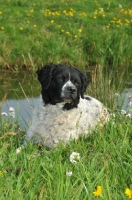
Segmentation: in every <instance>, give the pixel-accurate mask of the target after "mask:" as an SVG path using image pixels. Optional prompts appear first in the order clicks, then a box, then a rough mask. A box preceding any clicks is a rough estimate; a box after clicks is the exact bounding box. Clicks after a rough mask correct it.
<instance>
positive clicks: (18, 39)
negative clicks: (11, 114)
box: [0, 0, 132, 200]
mask: <svg viewBox="0 0 132 200" xmlns="http://www.w3.org/2000/svg"><path fill="white" fill-rule="evenodd" d="M119 4H121V5H122V8H120V6H119ZM100 8H103V10H104V12H102V9H100ZM131 34H132V2H131V0H120V2H118V1H117V0H116V1H114V0H111V1H109V2H106V1H105V0H98V1H97V0H95V1H92V0H88V1H86V0H84V1H80V0H77V1H73V0H67V1H64V0H61V1H60V0H56V1H51V0H49V1H41V0H39V1H36V0H32V1H30V0H1V1H0V68H1V69H4V68H8V69H11V70H15V71H20V70H21V69H22V68H27V69H30V70H35V69H36V68H37V67H38V66H39V65H43V64H46V63H49V62H53V63H64V64H70V65H74V66H75V67H78V68H80V69H85V70H86V71H89V72H90V75H91V80H92V83H91V84H90V85H89V87H88V90H87V93H88V94H90V95H91V96H94V97H95V98H97V99H99V100H100V101H101V102H103V103H104V104H105V105H106V106H107V107H108V108H110V109H111V110H116V108H117V104H116V100H117V99H116V98H117V97H116V96H115V93H120V91H121V90H122V89H123V88H124V85H125V83H124V80H125V81H126V80H128V82H131V76H130V74H131V73H129V72H131V62H132V55H131V52H132V40H131ZM89 66H92V67H89ZM93 66H94V67H93ZM102 66H103V67H102ZM104 66H105V67H104ZM109 66H110V67H109ZM128 66H130V70H129V72H128V71H127V70H126V69H127V68H128ZM115 69H118V70H115ZM2 74H3V73H2ZM5 76H6V77H7V74H5ZM15 76H16V75H15ZM13 77H14V76H13ZM124 77H125V78H124ZM31 78H32V76H31ZM117 78H118V81H117ZM27 79H28V78H27V76H25V75H24V77H23V82H21V85H22V87H23V88H24V90H25V88H26V92H25V93H26V94H27V95H28V96H29V93H30V92H31V93H32V94H34V90H36V91H39V89H38V88H37V89H34V88H36V87H38V86H35V85H36V83H35V82H34V81H33V82H34V83H33V84H31V85H30V84H29V83H28V87H27V82H26V80H27ZM5 80H6V78H5V79H4V81H5ZM9 80H10V79H9V78H8V77H7V80H6V81H8V82H10V81H9ZM28 80H29V79H28ZM11 84H14V85H17V84H18V83H17V82H15V81H14V83H11ZM34 84H35V85H34ZM25 85H26V86H25ZM14 87H15V86H14ZM29 88H30V89H29ZM33 89H34V90H33ZM5 90H8V87H7V88H5V89H4V90H2V91H1V92H2V98H3V97H4V95H5ZM36 91H35V95H37V94H36ZM13 96H14V95H13V94H12V97H13ZM18 97H19V98H21V96H20V94H18ZM2 98H1V99H2ZM4 99H6V95H5V98H3V100H2V101H3V102H4ZM111 112H112V111H111ZM14 124H15V125H14ZM131 124H132V118H129V117H126V116H123V115H121V114H119V115H118V114H116V116H115V118H111V120H110V121H109V122H108V123H107V124H106V125H105V126H104V127H102V128H98V129H97V130H95V131H94V132H93V134H92V135H90V136H89V137H88V138H84V137H80V138H79V139H78V140H77V141H71V142H70V143H69V144H66V145H64V144H60V145H59V146H58V147H57V148H55V149H51V150H50V151H47V150H46V149H45V148H44V147H43V146H41V145H34V144H32V143H29V144H28V146H27V148H25V149H23V150H22V151H21V153H20V154H16V149H17V148H18V147H19V146H20V145H21V143H22V141H23V136H24V134H25V133H24V132H23V131H21V130H20V129H19V127H18V126H17V125H18V122H17V121H16V122H15V123H12V120H11V119H9V120H7V121H5V120H4V119H2V118H0V200H9V199H10V200H17V199H19V200H29V199H30V200H44V199H46V200H47V199H50V200H80V199H83V200H85V199H86V200H94V199H105V200H117V199H118V200H127V199H129V198H128V197H127V196H126V195H125V189H126V188H129V189H131V190H132V176H131V171H132V148H131V147H132V126H131ZM72 152H78V153H80V156H81V158H80V160H79V161H78V162H77V164H73V163H71V162H70V160H69V157H70V154H71V153H72ZM68 171H72V173H73V174H72V176H70V177H69V176H66V172H68ZM97 186H101V187H102V189H103V191H102V195H101V196H98V197H95V196H94V195H93V192H94V191H95V190H96V188H97Z"/></svg>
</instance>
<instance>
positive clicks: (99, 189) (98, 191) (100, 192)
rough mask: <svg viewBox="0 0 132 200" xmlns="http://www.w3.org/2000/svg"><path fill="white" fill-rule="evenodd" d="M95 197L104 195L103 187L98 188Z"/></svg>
mask: <svg viewBox="0 0 132 200" xmlns="http://www.w3.org/2000/svg"><path fill="white" fill-rule="evenodd" d="M93 194H94V196H100V195H101V194H102V187H101V186H97V190H96V191H94V192H93Z"/></svg>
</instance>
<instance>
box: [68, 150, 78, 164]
mask: <svg viewBox="0 0 132 200" xmlns="http://www.w3.org/2000/svg"><path fill="white" fill-rule="evenodd" d="M79 159H80V153H77V152H72V154H71V155H70V162H72V163H77V160H79Z"/></svg>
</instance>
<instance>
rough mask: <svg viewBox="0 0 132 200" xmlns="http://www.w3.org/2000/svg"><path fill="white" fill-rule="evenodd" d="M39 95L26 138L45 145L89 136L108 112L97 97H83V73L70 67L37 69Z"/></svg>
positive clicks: (105, 117)
mask: <svg viewBox="0 0 132 200" xmlns="http://www.w3.org/2000/svg"><path fill="white" fill-rule="evenodd" d="M37 74H38V80H39V81H40V83H41V86H42V92H41V93H42V98H41V99H40V101H39V103H38V106H37V107H36V108H35V110H34V113H33V119H32V124H31V126H30V128H29V130H28V132H27V135H26V141H27V140H28V141H29V140H33V141H34V142H35V143H42V144H44V145H45V146H46V147H48V148H51V147H54V146H56V145H57V144H58V143H59V142H60V141H63V142H68V141H69V140H70V139H77V138H78V137H79V135H81V134H84V135H89V134H90V133H91V131H92V130H93V129H94V128H95V126H96V125H97V124H98V123H102V122H103V121H106V119H107V116H108V113H107V109H105V108H104V107H103V105H102V103H100V102H99V101H98V100H96V99H95V98H92V97H90V96H84V93H85V91H86V88H87V86H88V79H87V76H86V75H85V74H84V73H82V72H81V71H79V70H78V69H76V68H73V67H67V66H65V65H61V64H57V65H55V64H49V65H45V66H44V67H43V68H41V69H38V70H37Z"/></svg>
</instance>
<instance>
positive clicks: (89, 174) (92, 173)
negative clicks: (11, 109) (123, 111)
mask: <svg viewBox="0 0 132 200" xmlns="http://www.w3.org/2000/svg"><path fill="white" fill-rule="evenodd" d="M131 123H132V119H130V118H129V117H124V116H123V115H116V117H115V118H112V119H111V120H110V121H109V122H108V123H107V124H106V126H105V127H102V128H99V129H97V130H96V131H95V132H94V133H93V134H92V135H91V136H89V137H88V138H83V137H81V138H80V139H78V140H77V141H71V142H70V144H67V145H63V144H60V145H59V146H58V147H57V148H55V149H52V150H51V151H47V150H46V149H45V148H44V147H42V146H41V145H37V146H36V145H34V144H32V143H29V145H28V147H27V148H25V149H23V150H22V151H21V153H20V154H16V148H17V147H19V146H20V143H21V141H22V135H23V133H22V132H20V131H17V130H16V127H14V126H12V125H11V123H9V122H8V123H6V122H4V123H3V127H2V136H1V138H0V146H1V148H0V171H1V175H0V180H1V181H0V199H1V200H5V199H12V200H16V199H20V200H22V199H24V200H26V199H27V200H28V199H30V200H38V199H56V200H59V199H60V200H62V199H66V200H71V199H76V200H77V199H78V200H80V199H86V200H87V199H88V200H94V199H111V200H114V199H122V200H123V199H128V197H127V196H126V195H125V189H126V188H131V186H132V177H131V171H132V149H131V146H132V135H131V133H132V126H131ZM9 130H10V131H9ZM72 152H78V153H80V156H81V158H80V160H78V162H77V164H73V163H71V162H70V160H69V157H70V154H71V153H72ZM68 171H72V173H73V174H72V176H70V177H69V176H66V172H68ZM99 185H100V186H102V189H103V192H102V196H99V197H94V195H93V192H94V191H95V190H96V187H97V186H99ZM131 189H132V188H131Z"/></svg>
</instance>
